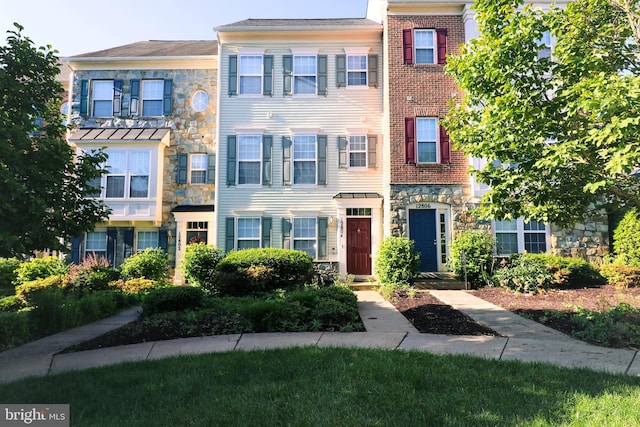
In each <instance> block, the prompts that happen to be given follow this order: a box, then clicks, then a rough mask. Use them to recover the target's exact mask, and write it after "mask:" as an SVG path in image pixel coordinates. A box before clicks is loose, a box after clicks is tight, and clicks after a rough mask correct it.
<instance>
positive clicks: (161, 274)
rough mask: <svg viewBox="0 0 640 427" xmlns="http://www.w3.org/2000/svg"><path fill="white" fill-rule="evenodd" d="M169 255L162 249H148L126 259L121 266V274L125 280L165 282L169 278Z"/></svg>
mask: <svg viewBox="0 0 640 427" xmlns="http://www.w3.org/2000/svg"><path fill="white" fill-rule="evenodd" d="M168 262H169V260H168V258H167V254H166V253H165V252H164V251H163V250H162V249H160V248H155V249H152V248H147V249H145V250H144V251H142V252H139V253H137V254H135V255H133V256H130V257H129V258H127V259H125V260H124V262H123V263H122V265H121V266H120V274H121V275H122V278H123V279H125V280H128V279H138V278H143V277H144V278H146V279H151V280H163V279H166V277H167V266H168Z"/></svg>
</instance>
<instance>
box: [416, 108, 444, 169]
mask: <svg viewBox="0 0 640 427" xmlns="http://www.w3.org/2000/svg"><path fill="white" fill-rule="evenodd" d="M427 122H430V123H433V132H434V135H433V137H432V138H425V137H424V136H423V135H421V132H420V130H421V127H422V126H421V124H423V123H427ZM439 129H440V127H439V121H438V118H437V117H416V162H417V163H418V164H435V163H438V162H439V159H440V132H439ZM425 144H434V145H435V159H433V160H427V161H422V160H421V159H420V153H421V152H422V151H421V150H420V147H421V145H425Z"/></svg>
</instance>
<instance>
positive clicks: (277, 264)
mask: <svg viewBox="0 0 640 427" xmlns="http://www.w3.org/2000/svg"><path fill="white" fill-rule="evenodd" d="M216 270H217V275H218V277H217V278H216V280H215V281H214V283H213V289H212V290H213V291H214V293H218V294H220V295H235V296H242V295H248V294H252V293H256V292H266V291H270V290H274V289H294V288H296V287H300V286H302V285H304V284H306V283H310V282H311V281H312V280H313V259H311V257H310V256H309V255H307V254H306V253H305V252H302V251H296V250H291V249H273V248H258V249H243V250H240V251H234V252H229V253H228V254H227V255H226V256H225V257H224V258H223V259H222V260H220V263H219V264H218V267H217V269H216Z"/></svg>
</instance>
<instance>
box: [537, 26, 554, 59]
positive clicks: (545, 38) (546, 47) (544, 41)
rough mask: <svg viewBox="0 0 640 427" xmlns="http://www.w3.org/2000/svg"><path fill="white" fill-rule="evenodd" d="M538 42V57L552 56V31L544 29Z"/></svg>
mask: <svg viewBox="0 0 640 427" xmlns="http://www.w3.org/2000/svg"><path fill="white" fill-rule="evenodd" d="M537 42H538V45H539V48H538V58H551V32H550V31H543V32H542V36H541V37H540V39H538V40H537Z"/></svg>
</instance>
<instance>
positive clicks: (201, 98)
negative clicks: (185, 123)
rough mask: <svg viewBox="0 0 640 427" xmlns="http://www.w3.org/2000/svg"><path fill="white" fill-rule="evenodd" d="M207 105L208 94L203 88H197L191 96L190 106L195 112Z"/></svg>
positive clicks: (199, 111) (200, 110)
mask: <svg viewBox="0 0 640 427" xmlns="http://www.w3.org/2000/svg"><path fill="white" fill-rule="evenodd" d="M208 105H209V95H207V92H205V91H203V90H197V91H195V92H194V94H193V96H192V97H191V108H193V111H195V112H196V113H201V112H203V111H204V110H205V109H206V108H207V106H208Z"/></svg>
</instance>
